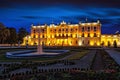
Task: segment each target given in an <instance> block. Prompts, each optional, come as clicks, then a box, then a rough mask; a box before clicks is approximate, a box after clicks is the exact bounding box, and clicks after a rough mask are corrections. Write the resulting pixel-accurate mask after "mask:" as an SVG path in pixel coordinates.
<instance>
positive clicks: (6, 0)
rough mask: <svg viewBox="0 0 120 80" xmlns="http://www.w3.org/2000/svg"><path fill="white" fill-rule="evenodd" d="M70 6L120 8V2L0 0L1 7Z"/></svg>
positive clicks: (116, 0) (100, 0) (114, 0)
mask: <svg viewBox="0 0 120 80" xmlns="http://www.w3.org/2000/svg"><path fill="white" fill-rule="evenodd" d="M59 4H66V5H67V4H70V5H74V6H78V7H80V8H83V7H89V6H94V7H96V6H101V7H104V6H105V7H116V8H120V6H119V5H120V0H0V7H19V6H20V5H22V6H23V5H24V6H29V7H41V6H52V5H59Z"/></svg>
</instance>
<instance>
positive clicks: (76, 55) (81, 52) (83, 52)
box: [67, 50, 89, 60]
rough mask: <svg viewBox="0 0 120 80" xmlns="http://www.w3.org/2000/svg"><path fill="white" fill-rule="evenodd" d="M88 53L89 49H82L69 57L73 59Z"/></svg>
mask: <svg viewBox="0 0 120 80" xmlns="http://www.w3.org/2000/svg"><path fill="white" fill-rule="evenodd" d="M87 53H89V50H82V51H80V52H75V53H74V55H72V56H70V57H68V58H67V59H68V60H73V59H80V58H82V57H83V56H85V55H86V54H87Z"/></svg>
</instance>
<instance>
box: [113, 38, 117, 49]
mask: <svg viewBox="0 0 120 80" xmlns="http://www.w3.org/2000/svg"><path fill="white" fill-rule="evenodd" d="M113 46H114V48H117V42H116V40H115V41H114V42H113Z"/></svg>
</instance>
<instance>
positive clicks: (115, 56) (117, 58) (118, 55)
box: [105, 49, 120, 65]
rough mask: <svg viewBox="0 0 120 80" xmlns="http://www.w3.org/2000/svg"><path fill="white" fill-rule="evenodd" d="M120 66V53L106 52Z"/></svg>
mask: <svg viewBox="0 0 120 80" xmlns="http://www.w3.org/2000/svg"><path fill="white" fill-rule="evenodd" d="M105 51H107V52H108V54H109V55H110V56H111V57H112V58H113V59H114V60H115V61H116V62H117V63H118V64H119V65H120V52H118V51H115V50H110V49H109V50H105Z"/></svg>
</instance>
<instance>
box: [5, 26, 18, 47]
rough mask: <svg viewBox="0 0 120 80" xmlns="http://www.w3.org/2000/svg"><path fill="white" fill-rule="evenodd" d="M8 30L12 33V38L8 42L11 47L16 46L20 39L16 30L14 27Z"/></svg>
mask: <svg viewBox="0 0 120 80" xmlns="http://www.w3.org/2000/svg"><path fill="white" fill-rule="evenodd" d="M8 29H9V31H10V36H9V37H8V39H7V42H8V43H9V44H11V45H12V44H16V43H17V38H18V36H17V32H16V29H15V28H13V27H11V28H8Z"/></svg>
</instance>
